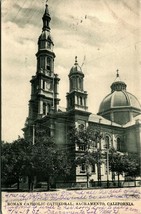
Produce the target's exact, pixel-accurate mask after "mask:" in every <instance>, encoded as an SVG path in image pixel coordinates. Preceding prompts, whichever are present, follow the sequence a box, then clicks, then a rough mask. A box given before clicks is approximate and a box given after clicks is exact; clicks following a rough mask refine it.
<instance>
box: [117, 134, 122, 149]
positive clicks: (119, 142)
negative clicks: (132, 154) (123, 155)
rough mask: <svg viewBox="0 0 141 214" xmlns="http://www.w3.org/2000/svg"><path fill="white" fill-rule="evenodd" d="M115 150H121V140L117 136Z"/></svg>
mask: <svg viewBox="0 0 141 214" xmlns="http://www.w3.org/2000/svg"><path fill="white" fill-rule="evenodd" d="M117 150H118V151H120V150H121V140H120V138H119V137H118V138H117Z"/></svg>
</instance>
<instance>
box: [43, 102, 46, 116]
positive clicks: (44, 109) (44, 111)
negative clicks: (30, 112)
mask: <svg viewBox="0 0 141 214" xmlns="http://www.w3.org/2000/svg"><path fill="white" fill-rule="evenodd" d="M43 114H44V115H46V104H45V103H43Z"/></svg>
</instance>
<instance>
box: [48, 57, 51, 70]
mask: <svg viewBox="0 0 141 214" xmlns="http://www.w3.org/2000/svg"><path fill="white" fill-rule="evenodd" d="M47 70H49V71H51V58H50V57H48V58H47Z"/></svg>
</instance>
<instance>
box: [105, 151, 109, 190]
mask: <svg viewBox="0 0 141 214" xmlns="http://www.w3.org/2000/svg"><path fill="white" fill-rule="evenodd" d="M106 154H107V162H106V165H107V187H109V148H107V151H106Z"/></svg>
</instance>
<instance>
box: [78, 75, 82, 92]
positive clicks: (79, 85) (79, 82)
mask: <svg viewBox="0 0 141 214" xmlns="http://www.w3.org/2000/svg"><path fill="white" fill-rule="evenodd" d="M78 89H80V90H81V78H78Z"/></svg>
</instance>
